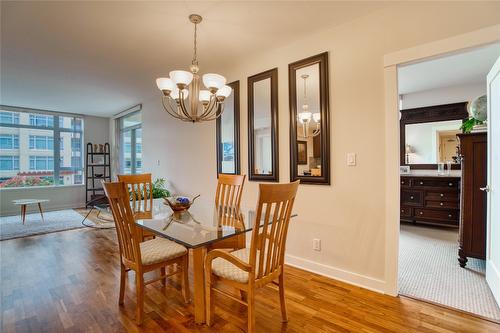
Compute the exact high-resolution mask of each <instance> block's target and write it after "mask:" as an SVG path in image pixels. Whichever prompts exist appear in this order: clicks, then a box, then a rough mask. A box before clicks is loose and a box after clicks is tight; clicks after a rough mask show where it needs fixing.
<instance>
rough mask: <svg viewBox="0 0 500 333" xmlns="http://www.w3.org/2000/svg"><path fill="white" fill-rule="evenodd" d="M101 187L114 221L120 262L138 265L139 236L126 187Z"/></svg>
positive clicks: (106, 184)
mask: <svg viewBox="0 0 500 333" xmlns="http://www.w3.org/2000/svg"><path fill="white" fill-rule="evenodd" d="M102 186H103V188H104V193H106V196H107V198H108V201H109V205H110V207H111V211H112V213H113V218H114V220H115V224H116V233H117V234H118V244H119V246H120V257H121V260H122V262H125V263H127V264H128V265H132V266H133V265H139V264H140V260H141V259H140V258H141V252H140V247H139V243H140V242H141V239H140V238H141V236H140V233H139V230H137V227H136V225H135V220H134V215H133V213H132V209H131V207H130V197H129V193H128V190H127V187H126V185H125V183H123V182H103V183H102Z"/></svg>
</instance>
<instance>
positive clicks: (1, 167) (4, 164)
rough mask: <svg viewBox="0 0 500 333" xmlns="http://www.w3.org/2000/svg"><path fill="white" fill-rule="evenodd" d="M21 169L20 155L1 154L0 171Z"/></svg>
mask: <svg viewBox="0 0 500 333" xmlns="http://www.w3.org/2000/svg"><path fill="white" fill-rule="evenodd" d="M11 170H19V156H0V171H11Z"/></svg>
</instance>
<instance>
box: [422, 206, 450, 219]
mask: <svg viewBox="0 0 500 333" xmlns="http://www.w3.org/2000/svg"><path fill="white" fill-rule="evenodd" d="M415 218H417V219H418V218H427V219H436V220H450V221H458V210H437V209H422V208H415Z"/></svg>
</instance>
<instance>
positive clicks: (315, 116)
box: [313, 112, 321, 123]
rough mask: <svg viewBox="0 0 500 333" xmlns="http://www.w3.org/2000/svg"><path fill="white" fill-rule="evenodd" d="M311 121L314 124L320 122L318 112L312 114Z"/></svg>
mask: <svg viewBox="0 0 500 333" xmlns="http://www.w3.org/2000/svg"><path fill="white" fill-rule="evenodd" d="M313 119H314V121H315V122H317V123H319V121H320V120H321V114H320V113H319V112H317V113H313Z"/></svg>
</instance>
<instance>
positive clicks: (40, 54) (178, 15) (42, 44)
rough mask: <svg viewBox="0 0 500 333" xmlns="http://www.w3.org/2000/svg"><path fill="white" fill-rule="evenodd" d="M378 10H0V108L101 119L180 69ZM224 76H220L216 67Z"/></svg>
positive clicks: (204, 67)
mask: <svg viewBox="0 0 500 333" xmlns="http://www.w3.org/2000/svg"><path fill="white" fill-rule="evenodd" d="M384 6H387V3H384V2H374V1H368V2H357V1H356V2H311V1H302V2H285V1H269V2H255V1H244V2H208V1H203V2H186V1H184V2H145V1H142V2H125V1H116V2H71V1H66V2H43V1H37V2H6V1H2V2H1V73H2V75H1V103H2V104H7V105H14V106H23V107H32V108H40V109H48V110H55V111H65V112H74V113H82V114H89V115H100V116H110V115H112V114H115V113H117V112H119V111H121V110H123V109H125V108H127V107H130V106H132V105H134V104H136V103H140V102H143V101H145V100H148V99H150V98H153V97H154V96H155V94H157V91H156V85H155V79H156V77H158V76H165V75H168V72H169V71H170V70H172V69H178V68H187V67H188V65H189V64H190V60H191V56H192V33H193V31H192V29H193V27H192V25H191V23H189V21H188V20H187V17H188V15H189V14H191V13H199V14H201V15H203V17H204V21H203V22H202V23H201V25H200V26H199V60H200V67H201V71H202V72H208V71H217V70H222V71H221V74H224V73H223V69H224V68H225V66H228V65H229V64H231V63H235V62H236V61H237V60H238V59H241V57H243V56H248V55H249V54H251V53H254V52H260V51H263V50H265V49H266V48H269V47H276V46H277V45H280V44H286V43H289V42H291V41H292V40H294V39H297V38H300V37H301V36H303V35H305V34H308V33H311V32H312V31H315V30H319V29H322V28H324V27H326V26H333V25H338V24H342V23H344V22H346V21H349V20H352V19H355V18H357V17H359V16H363V15H366V14H368V13H370V12H373V11H375V10H378V9H380V8H382V7H384ZM226 68H227V67H226Z"/></svg>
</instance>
